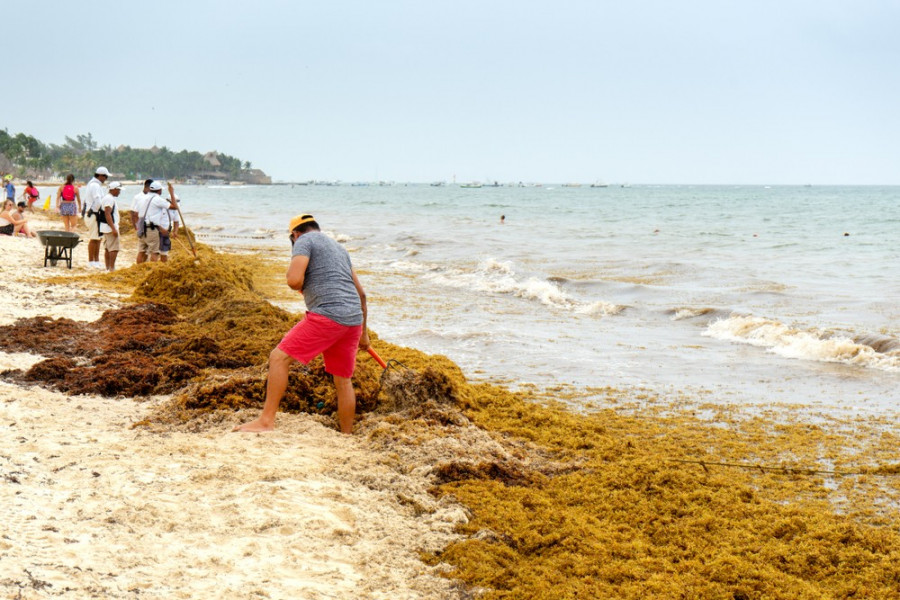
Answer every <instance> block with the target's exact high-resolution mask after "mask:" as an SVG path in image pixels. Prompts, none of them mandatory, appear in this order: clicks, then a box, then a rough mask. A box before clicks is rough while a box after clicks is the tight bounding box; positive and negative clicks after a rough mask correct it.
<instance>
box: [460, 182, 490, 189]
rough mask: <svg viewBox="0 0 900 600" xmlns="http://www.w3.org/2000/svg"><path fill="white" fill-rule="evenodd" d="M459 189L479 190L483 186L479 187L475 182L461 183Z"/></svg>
mask: <svg viewBox="0 0 900 600" xmlns="http://www.w3.org/2000/svg"><path fill="white" fill-rule="evenodd" d="M459 187H461V188H480V187H484V186H483V185H481V184H480V183H478V182H477V181H475V182H472V183H461V184H459Z"/></svg>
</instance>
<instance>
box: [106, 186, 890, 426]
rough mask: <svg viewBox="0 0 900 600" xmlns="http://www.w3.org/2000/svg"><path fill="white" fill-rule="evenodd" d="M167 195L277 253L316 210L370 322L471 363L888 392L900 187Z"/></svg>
mask: <svg viewBox="0 0 900 600" xmlns="http://www.w3.org/2000/svg"><path fill="white" fill-rule="evenodd" d="M137 191H138V190H137V189H134V190H126V191H125V193H124V194H123V197H125V198H129V199H130V198H131V196H133V193H136V192H137ZM179 195H180V196H181V198H182V210H183V211H184V214H185V218H186V220H187V222H188V225H189V226H190V227H192V228H193V229H194V230H195V231H196V232H197V235H198V237H199V239H200V240H201V241H204V242H206V243H210V244H212V245H214V246H219V247H222V248H226V249H229V250H240V251H251V252H252V251H256V250H259V249H261V248H275V249H277V250H283V252H284V260H285V266H286V265H287V262H288V260H289V251H290V247H289V242H288V237H287V223H288V221H289V219H290V217H291V216H293V215H295V214H299V213H303V212H309V213H312V214H313V215H315V216H316V218H317V220H318V221H319V222H320V224H321V226H322V228H323V230H324V231H326V232H327V233H329V234H330V235H332V236H334V237H335V238H336V239H338V240H339V241H341V242H342V243H344V244H345V245H346V247H347V248H348V249H349V250H350V252H351V256H352V258H353V261H354V264H355V266H356V268H357V270H358V271H360V273H361V279H362V282H363V284H364V286H365V287H366V289H367V292H368V295H369V299H370V300H369V315H370V317H369V323H370V326H371V328H372V329H374V330H375V331H376V332H378V334H379V335H381V336H382V337H383V338H385V339H387V340H389V341H391V342H395V343H398V344H402V345H407V346H412V347H415V348H418V349H421V350H423V351H426V352H429V353H438V354H443V355H446V356H448V357H450V358H451V359H452V360H454V361H455V362H457V363H458V364H459V365H460V366H461V367H462V368H463V369H464V370H465V371H466V373H467V375H468V376H469V377H470V378H473V379H482V380H490V381H498V382H504V383H507V384H509V385H511V386H513V387H516V386H519V385H522V384H536V385H539V386H556V385H565V386H572V388H573V389H575V390H587V389H590V388H593V387H603V386H614V387H625V388H640V389H645V390H649V391H650V392H652V393H654V394H661V395H665V396H668V395H677V394H688V395H689V396H692V397H695V398H697V399H702V400H703V401H707V402H718V403H741V404H756V405H763V406H765V405H767V404H770V403H775V402H778V403H796V404H801V405H804V406H810V407H822V408H829V409H834V410H841V411H852V412H860V411H862V412H866V411H872V412H878V413H883V412H885V411H887V412H891V411H894V410H895V409H896V408H897V406H898V405H900V245H898V232H900V187H817V186H806V187H803V186H797V187H778V186H771V187H768V186H643V185H632V186H629V187H617V186H610V187H605V188H592V187H588V186H582V187H567V186H562V185H548V184H544V185H542V186H531V187H518V186H503V187H483V188H476V189H469V188H462V187H459V186H456V185H449V184H448V185H446V186H441V187H434V186H430V185H427V184H425V185H421V184H420V185H412V184H410V185H385V186H382V185H368V186H363V185H333V186H320V185H293V186H292V185H276V186H218V187H202V186H181V187H179ZM501 215H504V216H505V223H504V224H501V223H500V217H501ZM301 307H302V301H301V300H300V299H299V297H298V303H297V305H295V306H292V307H291V308H294V309H299V308H301Z"/></svg>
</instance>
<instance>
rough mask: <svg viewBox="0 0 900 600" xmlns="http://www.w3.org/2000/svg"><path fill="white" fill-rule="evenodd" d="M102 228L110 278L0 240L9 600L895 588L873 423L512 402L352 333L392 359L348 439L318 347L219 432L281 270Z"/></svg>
mask: <svg viewBox="0 0 900 600" xmlns="http://www.w3.org/2000/svg"><path fill="white" fill-rule="evenodd" d="M33 220H34V221H35V226H36V227H35V228H36V229H42V228H59V224H58V223H57V221H56V220H55V219H53V218H52V217H51V216H42V215H38V216H35V217H33ZM123 241H124V243H125V250H124V251H123V252H122V255H121V256H120V262H119V266H120V269H119V270H117V271H116V273H111V274H110V273H105V272H98V271H96V270H89V269H87V268H86V267H85V262H86V261H85V251H86V249H85V244H81V245H80V246H78V247H77V248H76V251H75V260H74V264H73V268H72V269H71V270H70V269H68V268H66V267H65V266H63V265H62V264H60V265H57V266H56V267H48V268H44V267H43V266H42V263H43V248H42V246H41V244H40V243H39V241H37V240H34V239H24V238H10V237H0V279H2V285H0V303H2V305H3V306H4V310H3V311H2V312H0V347H2V348H3V349H4V350H3V351H0V518H2V523H3V524H4V527H3V530H2V533H0V591H2V593H3V594H4V595H6V596H7V597H11V598H54V597H61V598H98V597H99V598H135V597H146V598H255V597H260V598H311V599H318V598H378V599H382V598H383V599H388V598H390V599H395V598H410V599H413V598H415V599H419V598H421V599H428V598H435V599H438V598H441V599H444V598H474V597H479V598H485V599H494V598H570V597H571V598H575V597H578V598H634V599H638V598H647V597H659V598H683V597H695V598H711V597H723V598H724V597H727V598H746V599H750V598H784V599H788V598H790V599H796V598H809V599H810V600H812V599H814V598H815V599H818V598H850V597H865V598H896V590H897V589H898V585H897V582H898V581H900V567H898V565H900V534H898V533H897V531H896V519H897V507H898V506H900V484H898V481H900V480H898V474H900V465H898V464H897V459H896V447H897V436H896V434H895V420H894V418H893V417H892V416H891V415H885V416H881V417H879V416H873V415H870V414H866V413H861V414H859V415H849V416H848V415H838V414H835V413H830V412H828V411H825V410H818V409H811V408H810V407H809V406H798V405H783V404H778V403H774V402H773V403H770V404H768V405H767V406H765V407H761V408H756V407H747V406H742V405H740V404H731V405H728V406H726V405H723V404H722V403H719V402H716V399H715V398H711V397H708V396H707V397H704V396H702V395H701V396H698V395H697V394H692V393H686V392H677V393H660V392H657V391H653V390H641V389H627V388H616V387H613V386H607V387H605V388H593V389H590V390H587V392H586V393H587V394H589V397H590V398H591V399H592V400H591V401H587V400H586V399H585V397H584V395H583V394H585V392H584V391H578V390H576V389H574V388H569V387H567V386H555V387H552V388H546V389H539V388H534V389H531V390H525V391H522V390H519V391H513V390H510V389H507V388H504V387H502V386H498V385H492V384H490V383H487V382H477V381H475V382H472V381H468V380H467V379H466V377H465V376H464V374H463V372H462V370H461V369H460V368H459V367H458V366H457V365H456V364H455V363H453V362H452V361H451V360H450V359H448V358H447V357H444V356H440V355H428V354H425V353H423V352H420V351H418V350H416V349H415V348H405V347H402V346H398V345H394V344H391V343H389V342H387V341H385V340H381V339H380V338H378V337H377V332H373V344H374V345H375V347H376V348H377V349H378V351H379V352H381V353H382V354H383V356H384V357H385V358H389V359H392V360H394V361H402V364H403V365H407V366H408V368H407V367H402V368H396V369H394V370H393V371H391V372H390V374H391V375H393V376H396V377H397V379H396V380H394V381H395V383H391V382H392V380H391V379H390V378H388V377H383V376H382V374H383V371H382V370H381V368H380V367H378V366H377V365H376V364H375V362H374V361H372V360H371V359H370V358H369V357H368V356H367V355H366V354H365V353H360V355H358V357H357V371H356V374H355V375H354V386H355V387H356V388H357V402H358V405H357V407H358V417H357V421H356V425H355V432H354V435H353V436H345V435H341V434H339V433H338V432H337V430H336V423H335V419H334V414H333V410H334V403H333V387H332V385H331V382H330V381H329V380H328V378H327V377H326V376H325V374H324V371H323V369H322V365H321V362H319V363H316V361H313V362H312V363H310V365H309V366H308V367H302V368H297V369H295V370H293V371H292V372H291V380H290V383H289V388H288V393H287V395H286V396H285V399H284V401H283V403H282V409H283V410H282V412H281V413H280V414H279V417H278V422H277V427H278V428H277V430H276V431H275V432H274V433H269V434H263V435H258V434H246V435H244V434H235V433H231V429H232V427H233V426H234V425H236V424H238V423H242V422H245V421H247V420H249V419H250V418H253V417H255V416H256V414H257V412H258V410H259V406H260V404H261V402H260V401H261V397H262V390H263V389H264V380H265V371H264V364H265V357H266V356H267V353H268V351H269V349H270V348H271V347H272V345H274V343H276V342H277V340H278V339H279V338H280V336H281V334H282V333H283V332H284V331H285V330H286V328H287V326H288V324H289V323H292V322H294V321H295V320H296V319H297V318H299V317H298V315H295V314H293V313H291V312H289V311H287V310H284V309H282V308H279V307H278V306H277V304H278V301H277V299H276V298H275V297H274V295H273V292H272V290H274V288H275V287H277V286H274V285H273V282H274V281H275V280H277V279H278V278H280V277H283V275H282V273H283V265H282V264H281V263H278V264H273V263H267V262H266V261H265V260H264V259H263V258H260V257H259V256H254V255H241V256H238V255H233V254H227V253H217V252H214V251H213V250H211V249H210V248H202V249H201V250H202V252H201V253H200V255H199V258H196V259H195V258H193V257H192V256H191V255H190V254H189V253H188V251H187V249H186V247H185V248H180V249H179V250H178V251H177V252H175V254H176V256H174V257H173V259H172V260H171V261H170V262H169V263H168V264H166V265H162V264H152V265H149V264H148V265H140V266H136V267H132V266H131V265H132V263H133V260H134V234H133V233H127V234H125V239H124V240H123ZM373 306H377V303H373ZM235 332H239V335H235ZM98 394H102V395H98ZM575 406H577V407H579V409H578V410H573V409H572V408H573V407H575Z"/></svg>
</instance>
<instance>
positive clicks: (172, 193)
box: [167, 181, 178, 210]
mask: <svg viewBox="0 0 900 600" xmlns="http://www.w3.org/2000/svg"><path fill="white" fill-rule="evenodd" d="M167 183H168V184H169V208H171V209H172V210H176V209H177V208H178V204H177V203H176V202H175V188H174V187H172V182H171V181H169V182H167Z"/></svg>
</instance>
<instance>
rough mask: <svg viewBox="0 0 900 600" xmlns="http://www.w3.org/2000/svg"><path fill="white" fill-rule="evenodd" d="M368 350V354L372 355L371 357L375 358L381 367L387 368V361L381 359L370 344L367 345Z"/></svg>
mask: <svg viewBox="0 0 900 600" xmlns="http://www.w3.org/2000/svg"><path fill="white" fill-rule="evenodd" d="M368 352H369V354H371V355H372V358H374V359H375V362H377V363H378V364H379V365H381V368H382V369H387V363H386V362H384V361H383V360H381V357H380V356H378V353H377V352H375V349H374V348H372V346H369V348H368Z"/></svg>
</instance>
